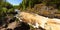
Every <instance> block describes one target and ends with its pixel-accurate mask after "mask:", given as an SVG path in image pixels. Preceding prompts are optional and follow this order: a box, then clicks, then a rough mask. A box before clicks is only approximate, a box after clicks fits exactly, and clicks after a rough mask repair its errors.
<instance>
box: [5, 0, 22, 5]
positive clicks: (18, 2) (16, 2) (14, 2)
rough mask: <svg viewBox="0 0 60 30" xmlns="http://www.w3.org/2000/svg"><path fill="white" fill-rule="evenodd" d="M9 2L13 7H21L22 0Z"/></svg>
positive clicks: (8, 0) (10, 0)
mask: <svg viewBox="0 0 60 30" xmlns="http://www.w3.org/2000/svg"><path fill="white" fill-rule="evenodd" d="M6 1H7V2H9V3H11V4H12V5H19V4H20V3H21V2H22V0H6Z"/></svg>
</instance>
